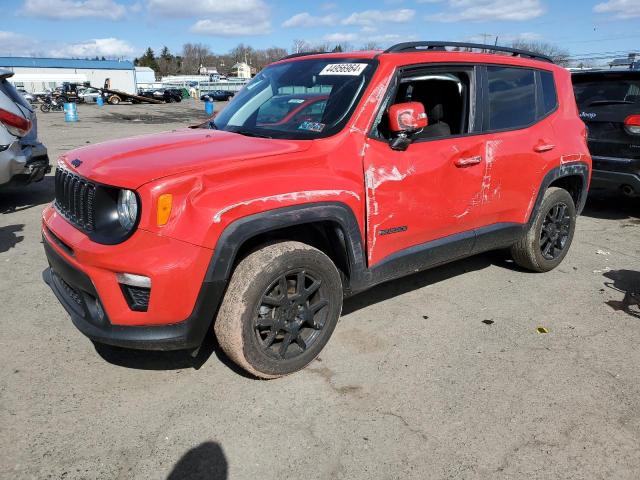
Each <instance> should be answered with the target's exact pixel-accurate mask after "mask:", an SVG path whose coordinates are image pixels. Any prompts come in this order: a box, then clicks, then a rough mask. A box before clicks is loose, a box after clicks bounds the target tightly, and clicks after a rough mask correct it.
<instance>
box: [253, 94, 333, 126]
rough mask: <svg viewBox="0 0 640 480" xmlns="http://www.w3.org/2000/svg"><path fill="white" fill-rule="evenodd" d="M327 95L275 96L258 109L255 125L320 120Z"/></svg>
mask: <svg viewBox="0 0 640 480" xmlns="http://www.w3.org/2000/svg"><path fill="white" fill-rule="evenodd" d="M328 98H329V96H328V95H318V94H315V95H313V94H312V95H275V96H273V97H271V98H270V99H269V100H268V101H267V102H265V104H264V105H262V107H260V113H259V114H258V117H257V118H256V123H257V124H258V125H260V126H267V125H271V126H273V125H285V124H287V123H300V122H319V121H320V120H322V114H323V112H324V109H325V106H326V103H327V99H328Z"/></svg>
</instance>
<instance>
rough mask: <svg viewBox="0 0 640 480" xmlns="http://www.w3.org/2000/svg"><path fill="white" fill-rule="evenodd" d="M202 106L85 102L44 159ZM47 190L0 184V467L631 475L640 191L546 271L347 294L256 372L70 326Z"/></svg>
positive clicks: (206, 351) (116, 475)
mask: <svg viewBox="0 0 640 480" xmlns="http://www.w3.org/2000/svg"><path fill="white" fill-rule="evenodd" d="M203 110H204V108H203V106H202V104H201V103H200V102H193V101H188V102H183V103H181V104H179V105H159V106H156V105H137V106H131V105H119V106H106V107H104V108H103V109H98V108H97V107H95V106H84V105H83V106H80V108H79V115H80V119H81V121H80V122H79V123H77V124H65V122H64V120H63V114H61V113H49V114H40V115H39V122H40V125H39V128H40V136H41V139H42V140H43V141H44V142H45V143H46V144H47V145H48V147H49V152H50V154H51V156H52V158H55V157H56V155H58V154H60V153H61V152H63V151H65V150H67V149H70V148H73V147H77V146H80V145H83V144H85V143H89V142H91V143H94V142H98V141H102V140H106V139H112V138H119V137H124V136H130V135H138V134H144V133H148V132H157V131H163V130H169V129H171V128H176V127H179V126H182V125H185V124H187V123H197V121H198V120H201V119H203V118H204V115H203ZM52 196H53V182H52V178H51V177H47V178H46V179H45V180H44V181H43V182H41V183H39V184H36V185H32V186H30V187H28V188H23V189H11V190H8V191H6V190H5V191H2V192H0V268H1V271H0V307H1V311H0V328H1V329H2V332H3V333H2V336H1V337H0V363H1V364H2V366H3V368H2V370H1V371H0V372H1V373H0V426H1V427H0V432H1V433H0V452H1V453H0V477H2V478H11V479H17V478H37V479H41V478H52V479H62V478H64V479H70V478H73V479H80V478H83V479H84V478H86V479H124V478H127V479H129V478H134V479H156V478H171V479H178V478H207V479H224V478H231V479H250V478H260V479H270V478H306V479H316V478H325V479H334V478H344V479H360V478H362V479H370V478H381V479H396V478H397V479H403V480H404V479H425V478H429V479H441V478H442V479H444V478H455V479H476V478H483V479H485V478H486V479H502V478H510V479H511V478H518V479H519V478H528V479H535V478H549V479H557V478H563V479H566V478H576V479H584V478H589V479H600V478H601V479H612V478H615V479H637V478H640V449H639V447H638V446H639V445H640V369H639V368H638V365H639V363H640V350H639V349H638V345H639V344H640V311H639V310H637V307H634V306H629V305H628V304H630V303H633V300H634V297H633V296H632V293H640V220H639V218H640V202H639V201H637V200H636V201H632V200H628V199H623V198H619V197H616V196H605V195H598V196H594V197H592V198H590V200H589V203H588V207H587V209H586V211H585V213H584V215H583V216H582V217H581V218H580V219H579V222H578V227H577V231H576V236H575V240H574V244H573V246H572V248H571V251H570V252H569V255H568V256H567V258H566V260H565V261H564V263H563V264H562V265H561V266H560V267H559V268H558V269H556V270H555V271H553V272H550V273H547V274H531V273H526V272H523V271H521V270H519V269H517V268H516V267H514V265H513V263H512V262H510V261H509V260H508V256H506V255H505V254H504V253H503V252H494V253H490V254H486V255H481V256H477V257H474V258H472V259H469V260H466V261H461V262H456V263H453V264H450V265H447V266H444V267H441V268H437V269H434V270H431V271H428V272H425V273H420V274H416V275H413V276H411V277H408V278H405V279H401V280H398V281H394V282H392V283H390V284H386V285H382V286H379V287H376V288H374V289H373V290H371V291H369V292H366V293H364V294H361V295H359V296H357V297H355V298H352V299H350V300H348V301H347V302H346V304H345V312H344V315H343V317H342V319H341V321H340V323H339V324H338V327H337V329H336V332H335V334H334V336H333V338H332V340H331V341H330V342H329V345H328V346H327V348H326V349H325V351H324V352H323V353H322V355H321V357H320V358H319V359H318V360H317V361H315V362H314V363H313V364H312V365H311V366H310V367H309V368H307V369H306V370H304V371H303V372H300V373H298V374H295V375H292V376H289V377H287V378H283V379H280V380H275V381H258V380H254V379H251V378H248V377H247V376H245V375H243V374H242V373H241V372H239V371H238V370H237V369H235V368H234V367H233V366H231V365H230V364H229V362H228V361H227V360H226V359H225V358H224V356H223V355H222V354H221V353H220V352H218V350H217V349H216V348H215V346H214V345H213V341H212V340H211V339H209V341H208V342H207V344H206V345H205V346H204V347H203V348H202V349H201V351H200V353H199V355H198V356H197V357H196V358H195V359H193V358H191V357H190V356H189V355H187V354H185V353H183V352H171V353H153V352H135V351H127V350H122V349H116V348H109V347H104V346H94V345H93V344H92V343H91V342H90V341H88V340H87V339H86V338H84V337H83V336H82V335H81V334H80V333H79V332H78V331H76V329H75V328H74V327H73V325H72V324H71V322H70V320H69V318H68V316H67V315H66V313H65V312H64V310H63V309H62V307H61V306H60V304H59V303H58V301H57V300H56V299H55V297H54V295H53V293H52V292H51V291H50V290H49V289H48V287H47V286H46V285H45V284H44V283H43V282H42V280H41V273H42V271H43V270H44V268H45V267H46V260H45V256H44V253H43V250H42V246H41V245H40V234H39V221H40V213H41V210H42V208H43V206H44V205H45V204H46V203H47V202H49V201H51V199H52ZM538 327H544V328H545V329H547V331H548V333H546V334H544V333H538V331H537V329H538Z"/></svg>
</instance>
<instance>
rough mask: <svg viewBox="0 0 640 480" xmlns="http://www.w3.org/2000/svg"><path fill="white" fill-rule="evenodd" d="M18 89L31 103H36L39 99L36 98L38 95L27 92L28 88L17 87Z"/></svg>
mask: <svg viewBox="0 0 640 480" xmlns="http://www.w3.org/2000/svg"><path fill="white" fill-rule="evenodd" d="M16 90H18V93H19V94H20V95H22V97H23V98H24V99H25V100H26V101H27V102H29V103H36V102H37V101H38V99H37V98H36V96H35V95H34V94H32V93H29V92H27V91H26V90H24V89H23V88H17V89H16Z"/></svg>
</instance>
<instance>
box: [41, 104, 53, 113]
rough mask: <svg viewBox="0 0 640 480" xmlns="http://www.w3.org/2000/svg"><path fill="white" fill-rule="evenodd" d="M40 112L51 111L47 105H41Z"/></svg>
mask: <svg viewBox="0 0 640 480" xmlns="http://www.w3.org/2000/svg"><path fill="white" fill-rule="evenodd" d="M40 110H41V111H42V112H44V113H49V112H50V111H51V107H50V106H49V104H48V103H43V104H42V105H40Z"/></svg>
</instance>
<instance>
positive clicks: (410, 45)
mask: <svg viewBox="0 0 640 480" xmlns="http://www.w3.org/2000/svg"><path fill="white" fill-rule="evenodd" d="M447 47H452V48H468V49H474V50H485V51H488V52H500V53H510V54H511V55H513V56H514V57H518V56H519V57H527V58H534V59H536V60H542V61H544V62H551V63H553V60H552V59H551V57H547V56H546V55H541V54H539V53H535V52H530V51H528V50H519V49H517V48H510V47H498V46H496V45H483V44H481V43H460V42H404V43H398V44H396V45H393V46H391V47H389V48H387V49H386V50H385V51H384V53H402V52H416V51H421V50H431V51H446V49H447Z"/></svg>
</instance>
